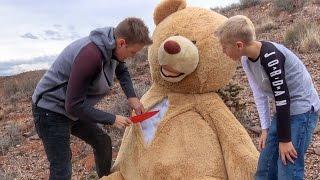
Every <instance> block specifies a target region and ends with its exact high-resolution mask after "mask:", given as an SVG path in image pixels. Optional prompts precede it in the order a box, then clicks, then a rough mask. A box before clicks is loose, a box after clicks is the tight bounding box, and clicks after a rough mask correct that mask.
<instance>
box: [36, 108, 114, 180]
mask: <svg viewBox="0 0 320 180" xmlns="http://www.w3.org/2000/svg"><path fill="white" fill-rule="evenodd" d="M32 111H33V117H34V123H35V127H36V131H37V133H38V135H39V137H40V138H41V140H42V142H43V146H44V149H45V152H46V154H47V158H48V161H49V162H50V180H55V179H71V174H72V165H71V156H72V154H71V149H70V134H72V135H74V136H76V137H78V138H80V139H82V140H84V141H85V142H86V143H87V144H90V145H91V147H92V148H93V153H94V157H95V163H96V170H97V173H98V176H99V177H102V176H105V175H108V174H109V173H110V168H111V161H112V145H111V139H110V137H109V135H108V134H107V133H106V132H105V131H103V130H102V129H101V128H100V127H99V126H97V124H94V123H88V122H84V121H72V120H70V119H69V118H67V117H66V116H64V115H61V114H58V113H55V112H52V111H49V110H46V109H43V108H40V107H35V106H34V105H33V106H32Z"/></svg>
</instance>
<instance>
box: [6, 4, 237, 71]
mask: <svg viewBox="0 0 320 180" xmlns="http://www.w3.org/2000/svg"><path fill="white" fill-rule="evenodd" d="M159 2H160V0H52V1H44V0H0V24H1V28H0V76H7V75H13V74H18V73H21V72H25V71H30V70H36V69H48V68H49V67H50V65H51V64H52V62H53V61H54V60H55V58H56V56H57V55H58V54H59V53H60V52H61V51H62V50H63V48H64V47H66V46H67V45H68V44H69V43H71V42H72V41H74V40H76V39H78V38H81V37H84V36H87V35H88V34H89V33H90V31H91V30H93V29H95V28H98V27H105V26H116V25H117V24H118V23H119V22H120V21H121V20H123V19H124V18H126V17H130V16H134V17H139V18H141V19H143V20H144V21H145V23H146V24H147V26H148V27H149V28H150V31H151V33H152V31H153V29H154V24H153V19H152V18H153V11H154V9H155V7H156V6H157V4H159ZM237 2H239V0H187V6H194V7H203V8H206V9H209V8H214V7H225V6H227V5H230V4H233V3H237Z"/></svg>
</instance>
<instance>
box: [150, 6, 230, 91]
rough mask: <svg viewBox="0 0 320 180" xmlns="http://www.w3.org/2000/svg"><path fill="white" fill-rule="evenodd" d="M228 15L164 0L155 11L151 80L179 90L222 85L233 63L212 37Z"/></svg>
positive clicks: (204, 89) (196, 89) (210, 87)
mask: <svg viewBox="0 0 320 180" xmlns="http://www.w3.org/2000/svg"><path fill="white" fill-rule="evenodd" d="M226 19H227V18H226V17H225V16H223V15H221V14H218V13H216V12H214V11H212V10H208V9H203V8H196V7H186V2H185V0H164V1H162V2H161V3H160V4H159V5H158V6H157V7H156V9H155V11H154V22H155V24H156V28H155V30H154V32H153V35H152V38H153V44H152V45H151V46H150V48H149V52H148V59H149V63H150V67H151V75H152V79H153V82H154V83H156V84H158V85H160V86H162V87H164V88H167V89H169V90H170V91H172V92H178V93H206V92H212V91H216V90H218V89H220V88H222V87H223V86H225V85H226V84H227V83H228V82H229V80H230V79H231V77H232V76H233V74H234V71H235V67H236V63H235V62H233V61H232V60H230V59H229V58H228V57H227V56H226V55H224V54H223V52H222V48H221V46H220V43H219V40H218V39H217V38H216V37H215V36H214V32H215V30H216V29H217V27H218V26H219V25H220V24H222V23H223V22H224V21H225V20H226Z"/></svg>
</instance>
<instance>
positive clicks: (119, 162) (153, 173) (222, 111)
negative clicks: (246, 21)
mask: <svg viewBox="0 0 320 180" xmlns="http://www.w3.org/2000/svg"><path fill="white" fill-rule="evenodd" d="M226 19H227V18H226V17H224V16H223V15H220V14H218V13H216V12H213V11H211V10H207V9H202V8H195V7H186V2H185V1H184V0H164V1H162V2H161V3H160V4H159V5H158V6H157V8H156V9H155V12H154V22H155V24H156V28H155V30H154V33H153V45H152V46H151V47H150V48H149V54H148V59H149V62H150V67H151V74H152V80H153V84H152V86H151V88H150V89H149V90H148V91H147V93H146V94H145V95H144V96H143V97H142V99H141V101H142V103H143V105H144V106H145V108H146V109H147V110H159V113H158V114H157V115H155V116H154V117H152V118H150V119H148V120H146V121H144V122H142V123H137V124H134V125H132V126H130V127H128V128H127V129H126V130H125V133H124V136H123V140H122V144H121V147H120V150H119V153H118V157H117V159H116V161H115V164H114V167H113V169H112V171H113V173H112V174H110V175H109V176H107V177H103V178H102V179H105V180H108V179H129V180H130V179H133V180H139V179H147V180H149V179H234V180H241V179H244V180H248V179H253V176H254V172H255V169H256V166H257V159H258V152H257V150H256V148H255V146H254V145H253V143H252V141H251V139H250V137H249V135H248V134H247V132H246V130H245V129H244V128H243V126H242V125H241V124H240V123H239V122H238V121H237V119H236V118H235V117H234V115H233V114H232V113H231V112H230V111H229V109H228V108H227V107H226V105H225V104H224V103H223V101H222V100H221V98H220V97H219V96H218V94H217V93H216V91H217V90H218V89H220V88H221V87H223V86H225V85H226V84H227V83H228V81H229V80H230V79H231V77H232V75H233V73H234V71H235V64H234V63H233V62H232V61H231V60H230V59H228V58H227V57H226V56H225V55H224V54H223V53H222V49H221V47H220V45H219V42H218V40H217V38H216V37H214V31H215V29H216V28H217V26H219V25H220V24H221V23H223V22H224V21H225V20H226Z"/></svg>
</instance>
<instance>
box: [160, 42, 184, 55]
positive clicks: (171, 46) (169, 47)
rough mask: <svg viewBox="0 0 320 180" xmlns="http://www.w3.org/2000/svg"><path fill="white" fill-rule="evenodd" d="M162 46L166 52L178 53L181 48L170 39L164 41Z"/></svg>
mask: <svg viewBox="0 0 320 180" xmlns="http://www.w3.org/2000/svg"><path fill="white" fill-rule="evenodd" d="M163 48H164V50H165V51H166V52H167V53H168V54H178V53H179V52H180V50H181V48H180V46H179V44H178V43H177V42H176V41H172V40H169V41H167V42H165V43H164V45H163Z"/></svg>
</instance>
